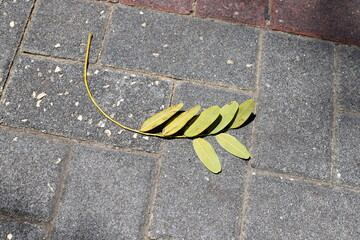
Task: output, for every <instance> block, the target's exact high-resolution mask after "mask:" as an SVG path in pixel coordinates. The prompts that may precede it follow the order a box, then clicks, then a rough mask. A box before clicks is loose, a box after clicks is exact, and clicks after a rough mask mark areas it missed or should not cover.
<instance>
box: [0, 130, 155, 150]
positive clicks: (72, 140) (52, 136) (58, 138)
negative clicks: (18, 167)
mask: <svg viewBox="0 0 360 240" xmlns="http://www.w3.org/2000/svg"><path fill="white" fill-rule="evenodd" d="M0 129H5V130H7V131H14V132H18V133H22V134H24V133H28V134H32V135H35V136H37V137H40V138H46V139H50V140H56V141H61V142H64V143H68V144H80V145H89V146H93V147H98V148H103V149H107V150H114V151H122V152H126V153H132V154H136V155H142V156H149V157H158V156H159V154H157V153H151V152H145V151H141V150H136V149H132V148H124V147H118V146H116V145H111V144H106V143H100V142H96V141H90V140H84V139H79V138H68V137H64V136H61V135H55V134H52V133H44V132H39V131H36V130H33V129H28V128H17V127H12V126H5V125H0Z"/></svg>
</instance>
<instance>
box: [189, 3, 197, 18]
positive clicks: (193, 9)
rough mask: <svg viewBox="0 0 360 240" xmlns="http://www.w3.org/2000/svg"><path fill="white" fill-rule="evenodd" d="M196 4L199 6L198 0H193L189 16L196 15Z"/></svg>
mask: <svg viewBox="0 0 360 240" xmlns="http://www.w3.org/2000/svg"><path fill="white" fill-rule="evenodd" d="M196 6H197V0H193V2H192V8H191V10H190V13H189V16H192V17H195V16H196Z"/></svg>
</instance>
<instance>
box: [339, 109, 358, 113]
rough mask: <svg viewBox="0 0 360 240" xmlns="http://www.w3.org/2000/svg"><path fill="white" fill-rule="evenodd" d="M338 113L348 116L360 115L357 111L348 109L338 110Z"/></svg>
mask: <svg viewBox="0 0 360 240" xmlns="http://www.w3.org/2000/svg"><path fill="white" fill-rule="evenodd" d="M337 112H338V113H339V112H341V113H347V114H360V112H357V111H352V110H347V109H344V108H338V109H337Z"/></svg>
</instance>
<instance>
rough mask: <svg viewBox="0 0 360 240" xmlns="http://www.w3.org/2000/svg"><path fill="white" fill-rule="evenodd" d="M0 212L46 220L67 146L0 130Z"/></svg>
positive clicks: (66, 153)
mask: <svg viewBox="0 0 360 240" xmlns="http://www.w3.org/2000/svg"><path fill="white" fill-rule="evenodd" d="M0 142H1V144H0V163H1V164H0V213H1V214H6V215H9V216H19V217H25V218H29V219H32V220H38V221H40V220H49V219H50V217H51V216H50V214H51V211H52V208H53V205H54V196H55V191H56V190H57V188H58V185H59V181H58V179H59V175H60V173H61V170H62V168H63V167H62V166H63V162H64V160H65V159H66V158H67V156H68V152H69V147H68V146H67V145H66V144H63V143H61V142H57V141H51V140H47V139H44V138H39V137H36V136H33V135H30V134H20V133H17V132H10V131H6V130H5V129H0Z"/></svg>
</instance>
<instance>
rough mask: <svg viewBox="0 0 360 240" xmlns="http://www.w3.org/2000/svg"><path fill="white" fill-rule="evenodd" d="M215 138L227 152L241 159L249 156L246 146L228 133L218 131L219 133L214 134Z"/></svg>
mask: <svg viewBox="0 0 360 240" xmlns="http://www.w3.org/2000/svg"><path fill="white" fill-rule="evenodd" d="M215 138H216V140H217V141H218V143H219V144H220V145H221V146H222V147H223V148H224V149H225V150H226V151H228V152H229V153H231V154H233V155H235V156H237V157H239V158H243V159H249V158H250V153H249V152H248V150H247V149H246V147H245V146H244V145H242V144H241V142H239V141H238V140H237V139H236V138H235V137H233V136H231V135H230V134H227V133H220V134H219V135H216V136H215Z"/></svg>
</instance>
